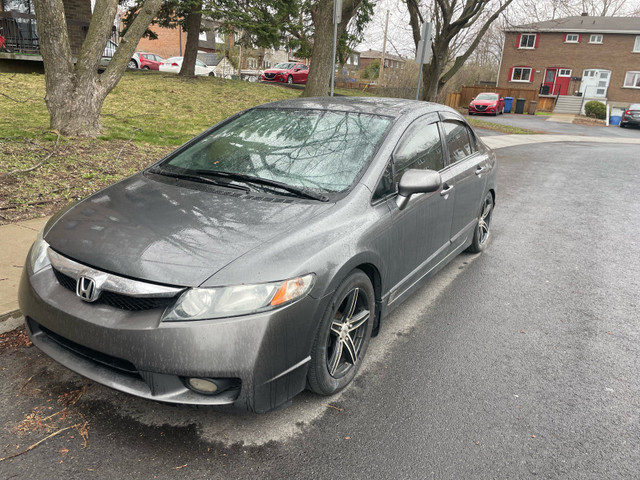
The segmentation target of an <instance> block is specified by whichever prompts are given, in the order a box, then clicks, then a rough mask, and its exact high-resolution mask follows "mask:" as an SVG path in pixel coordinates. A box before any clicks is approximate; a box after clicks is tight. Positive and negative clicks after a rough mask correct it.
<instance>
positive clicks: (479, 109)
mask: <svg viewBox="0 0 640 480" xmlns="http://www.w3.org/2000/svg"><path fill="white" fill-rule="evenodd" d="M486 109H487V106H486V105H476V110H478V111H479V112H483V111H485V110H486Z"/></svg>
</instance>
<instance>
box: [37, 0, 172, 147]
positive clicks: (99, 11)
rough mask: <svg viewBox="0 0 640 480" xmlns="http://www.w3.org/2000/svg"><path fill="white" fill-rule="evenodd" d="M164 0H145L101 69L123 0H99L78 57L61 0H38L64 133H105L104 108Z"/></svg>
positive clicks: (51, 101) (58, 126)
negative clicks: (101, 70)
mask: <svg viewBox="0 0 640 480" xmlns="http://www.w3.org/2000/svg"><path fill="white" fill-rule="evenodd" d="M161 2H162V0H145V2H144V3H143V4H142V5H141V7H140V9H139V10H138V11H137V12H136V18H135V20H134V21H133V22H132V23H131V25H130V27H129V29H128V30H127V32H126V34H125V35H124V36H123V37H122V39H121V41H120V44H119V45H118V48H117V49H116V51H115V53H114V55H113V58H112V59H111V61H110V62H109V65H108V66H107V68H106V69H105V71H104V73H102V74H101V75H100V74H99V73H98V66H99V65H100V60H101V58H102V54H103V52H104V49H105V47H106V45H107V41H108V40H109V37H110V35H111V31H112V27H113V21H114V19H115V16H116V10H117V7H118V2H117V1H116V0H96V3H95V7H94V10H93V16H92V18H91V23H90V24H89V30H88V32H87V37H86V38H85V40H84V43H83V44H82V47H81V49H80V53H79V54H78V56H77V58H74V56H73V54H72V53H71V45H70V43H69V35H68V33H67V25H66V20H65V12H64V5H63V1H62V0H35V1H34V7H35V11H36V18H37V21H38V35H39V38H40V53H41V54H42V60H43V62H44V69H45V81H46V91H47V93H46V96H45V102H46V104H47V109H48V110H49V118H50V122H51V128H52V129H53V130H57V131H58V132H60V133H61V134H63V135H70V136H81V137H94V136H97V135H99V134H100V111H101V110H102V104H103V103H104V99H105V98H106V97H107V95H108V94H109V92H110V91H111V90H112V89H113V88H114V87H115V86H116V84H117V83H118V81H119V80H120V78H121V77H122V74H123V73H124V71H125V68H126V67H127V64H128V63H129V60H130V59H131V55H133V52H134V51H135V48H136V45H138V42H139V41H140V37H142V34H143V33H144V32H145V30H146V29H147V27H148V25H149V23H150V22H151V19H152V18H153V17H154V15H155V14H156V12H157V11H158V8H159V7H160V3H161Z"/></svg>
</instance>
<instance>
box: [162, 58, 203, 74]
mask: <svg viewBox="0 0 640 480" xmlns="http://www.w3.org/2000/svg"><path fill="white" fill-rule="evenodd" d="M183 60H184V57H171V58H168V59H166V60H165V61H164V62H163V63H161V64H160V71H161V72H169V73H179V72H180V69H181V68H182V61H183ZM214 70H215V67H209V66H208V65H205V64H204V63H203V62H201V61H200V60H196V69H195V74H196V75H208V76H210V77H214V76H215V73H214Z"/></svg>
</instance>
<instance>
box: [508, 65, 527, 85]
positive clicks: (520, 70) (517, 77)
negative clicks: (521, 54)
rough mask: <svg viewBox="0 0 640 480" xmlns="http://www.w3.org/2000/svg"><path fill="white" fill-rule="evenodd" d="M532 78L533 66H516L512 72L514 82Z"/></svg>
mask: <svg viewBox="0 0 640 480" xmlns="http://www.w3.org/2000/svg"><path fill="white" fill-rule="evenodd" d="M530 79H531V68H529V67H515V68H514V69H513V71H512V72H511V81H512V82H530V81H531V80H530Z"/></svg>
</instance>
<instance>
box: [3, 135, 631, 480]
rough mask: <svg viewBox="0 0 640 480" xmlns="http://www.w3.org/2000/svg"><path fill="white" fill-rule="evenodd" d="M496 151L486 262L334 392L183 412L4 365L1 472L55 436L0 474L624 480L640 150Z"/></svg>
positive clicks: (390, 327)
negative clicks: (257, 409) (268, 408)
mask: <svg viewBox="0 0 640 480" xmlns="http://www.w3.org/2000/svg"><path fill="white" fill-rule="evenodd" d="M619 130H622V129H619ZM636 133H638V132H636ZM497 153H498V157H499V161H500V165H499V169H500V170H499V186H498V188H499V190H498V198H497V206H496V210H495V216H494V219H493V222H494V224H493V240H492V244H491V245H490V247H489V249H488V250H487V251H486V252H485V253H483V254H481V255H470V254H462V255H461V256H459V257H458V258H457V259H455V260H454V261H453V262H452V264H450V265H449V266H448V267H447V268H445V269H444V270H442V271H441V272H440V273H439V274H438V275H436V277H435V278H434V279H433V280H432V281H431V282H430V283H429V284H428V285H427V286H426V287H424V288H423V289H421V290H420V291H418V292H417V293H416V294H415V295H414V296H413V297H412V298H411V299H410V300H408V301H407V302H406V303H405V304H404V305H403V306H402V307H400V308H399V309H398V310H396V311H395V312H394V314H393V315H392V316H391V318H390V319H389V320H388V321H387V323H386V324H385V325H384V327H383V329H382V332H381V334H380V335H379V336H378V337H376V338H374V339H373V340H372V343H371V345H370V347H369V351H368V354H367V359H366V361H365V365H364V366H363V367H364V368H363V370H362V373H361V375H360V376H359V377H358V379H356V381H355V384H354V385H353V386H352V387H350V388H348V389H347V390H346V391H345V392H344V393H343V394H341V395H338V396H336V397H333V398H319V397H315V396H313V395H310V394H303V395H301V396H299V397H297V398H296V399H295V400H294V404H293V406H292V407H291V408H288V409H285V410H282V411H279V412H275V413H272V414H267V415H251V414H241V415H231V414H224V413H218V412H213V411H209V410H191V409H187V408H176V407H169V406H164V405H160V404H156V403H151V402H147V401H143V400H140V399H137V398H133V397H130V396H127V395H125V394H121V393H119V392H114V391H112V390H109V389H108V388H105V387H102V386H100V385H96V384H92V383H91V382H88V381H87V380H85V379H83V378H81V377H79V376H77V375H75V374H73V373H71V372H69V371H67V370H66V369H64V368H63V367H60V366H59V365H57V364H55V363H54V362H52V361H51V360H49V359H48V358H47V357H45V356H43V355H41V354H39V353H38V351H37V350H36V349H35V348H33V347H32V348H17V349H16V348H11V349H9V350H7V351H6V352H4V353H2V363H1V365H2V366H1V367H0V398H1V399H2V408H3V415H2V417H1V418H2V419H3V420H2V421H1V423H2V425H1V426H2V429H0V445H1V447H2V448H1V449H0V457H3V456H8V455H13V454H16V453H20V452H23V451H25V450H26V449H27V448H29V447H30V446H32V445H35V444H36V442H38V441H39V440H42V439H43V438H46V437H47V436H50V435H51V438H49V439H48V440H46V441H44V442H43V443H41V444H39V445H37V446H35V447H34V448H33V449H32V450H30V451H26V453H23V454H21V455H19V456H17V457H15V458H13V459H11V460H6V461H4V462H0V477H1V478H33V479H40V478H42V479H45V478H47V479H48V478H52V477H54V478H109V479H111V478H123V479H128V478H136V479H137V478H156V477H157V478H225V479H227V478H349V477H351V478H363V477H367V478H371V479H378V478H379V479H387V478H416V479H418V478H419V479H424V478H528V477H533V476H537V477H540V478H562V479H567V478H575V479H579V478H580V479H582V478H634V477H636V476H637V472H638V471H640V456H638V454H637V445H638V438H640V423H639V422H638V412H639V411H640V377H638V371H640V342H639V341H638V340H639V339H640V326H639V324H638V321H637V319H638V318H639V317H640V312H639V310H640V309H639V303H638V291H640V241H638V232H639V231H640V216H639V215H638V211H640V196H638V195H637V191H638V190H639V189H640V177H639V176H638V174H637V167H638V159H639V158H640V146H637V145H616V144H595V143H580V142H574V143H569V144H563V145H562V148H558V145H557V144H554V143H541V144H538V145H537V146H536V149H535V150H534V149H531V147H530V146H526V145H525V146H514V147H506V148H501V149H500V150H498V151H497ZM18 340H19V339H18ZM65 428H68V430H63V429H65ZM85 443H86V446H85Z"/></svg>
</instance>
